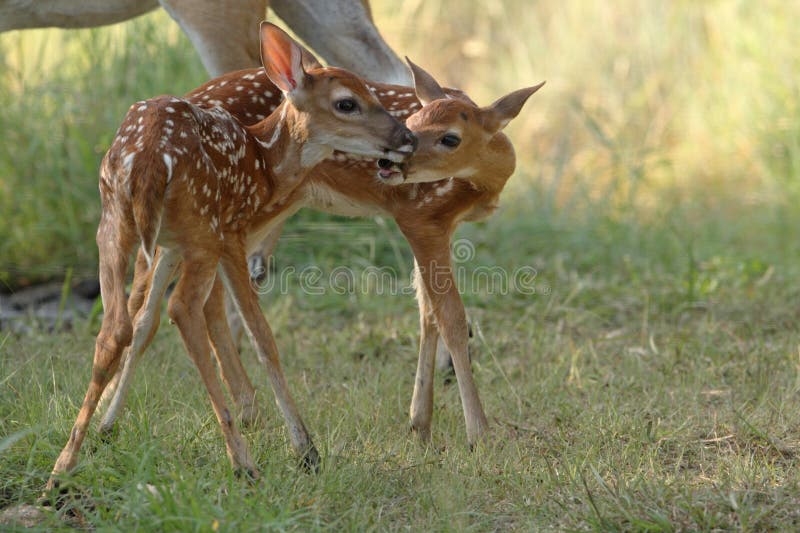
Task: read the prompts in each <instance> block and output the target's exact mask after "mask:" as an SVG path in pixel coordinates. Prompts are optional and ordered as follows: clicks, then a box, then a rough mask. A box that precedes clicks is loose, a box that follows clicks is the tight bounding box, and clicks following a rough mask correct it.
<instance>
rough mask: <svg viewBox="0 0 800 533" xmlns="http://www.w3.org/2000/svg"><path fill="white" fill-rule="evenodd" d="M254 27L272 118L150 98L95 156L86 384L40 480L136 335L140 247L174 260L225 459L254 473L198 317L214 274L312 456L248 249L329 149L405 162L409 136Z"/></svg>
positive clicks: (353, 87) (361, 90) (271, 30)
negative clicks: (274, 92) (91, 329)
mask: <svg viewBox="0 0 800 533" xmlns="http://www.w3.org/2000/svg"><path fill="white" fill-rule="evenodd" d="M260 31H261V54H262V61H263V66H264V71H265V73H266V75H267V77H268V78H269V79H270V80H271V82H272V83H273V84H274V85H275V86H277V88H278V89H280V91H281V92H282V93H283V96H284V99H283V102H282V103H281V104H280V105H279V106H277V108H276V109H275V111H274V112H273V113H272V114H270V115H269V116H267V117H266V118H265V119H264V120H262V121H260V122H258V123H257V124H254V125H252V126H242V125H241V124H240V123H239V122H238V121H236V120H235V119H234V118H233V117H232V116H231V115H230V114H229V113H228V112H227V111H224V110H222V109H220V108H211V109H201V108H200V107H198V106H195V105H193V104H192V103H190V102H189V101H187V100H183V99H179V98H173V97H158V98H154V99H152V100H147V101H144V102H139V103H137V104H134V105H133V106H132V107H131V109H130V110H129V112H128V114H127V115H126V117H125V119H124V121H123V123H122V125H121V126H120V129H119V131H118V132H117V136H116V137H115V139H114V142H113V143H112V145H111V148H110V149H109V151H108V152H107V154H106V156H105V157H104V158H103V162H102V164H101V168H100V196H101V200H102V215H101V220H100V225H99V228H98V230H97V245H98V248H99V254H100V284H101V297H102V301H103V308H104V311H105V313H104V316H103V323H102V326H101V329H100V333H99V334H98V336H97V340H96V347H95V354H94V363H93V368H92V378H91V382H90V383H89V387H88V390H87V392H86V396H85V398H84V400H83V404H82V406H81V409H80V413H79V414H78V418H77V420H76V422H75V425H74V426H73V428H72V431H71V433H70V436H69V440H68V442H67V444H66V446H65V447H64V449H63V451H62V452H61V454H60V456H59V457H58V460H57V461H56V464H55V467H54V468H53V472H52V475H51V478H50V480H49V481H48V488H52V487H54V486H55V485H56V476H57V475H58V474H60V473H62V472H66V471H69V470H70V469H72V468H73V467H74V465H75V463H76V461H77V454H78V451H79V449H80V446H81V443H82V441H83V439H84V437H85V434H86V431H87V428H88V425H89V421H90V419H91V416H92V414H93V413H94V411H95V409H96V406H97V402H98V400H99V398H100V396H101V394H102V392H103V389H104V388H105V387H106V385H107V384H108V381H109V380H110V379H111V377H112V376H113V375H114V373H115V371H116V369H117V366H118V364H119V361H120V358H121V355H122V352H123V350H124V349H125V347H126V346H128V345H129V344H130V342H131V339H132V335H133V328H132V324H131V319H130V315H129V311H128V309H127V307H126V296H125V278H126V273H127V268H128V264H129V260H130V255H131V253H132V252H133V249H134V247H136V246H137V244H138V245H140V247H141V250H142V252H143V254H144V256H145V258H146V261H147V263H148V270H149V271H151V274H152V277H153V278H154V279H155V278H162V279H163V278H167V279H168V278H172V277H173V275H174V274H175V271H176V270H177V269H178V267H180V269H179V270H180V273H179V276H178V282H177V285H176V286H175V289H174V291H173V293H172V295H171V296H170V299H169V304H168V312H169V315H170V317H171V318H172V320H173V321H174V322H175V323H176V324H177V326H178V329H179V330H180V334H181V337H182V339H183V342H184V345H185V347H186V350H187V352H188V353H189V355H190V357H191V358H192V360H193V362H194V363H195V365H196V366H197V368H198V370H199V371H200V375H201V377H202V380H203V383H204V385H205V387H206V389H207V392H208V394H209V397H210V399H211V403H212V406H213V408H214V412H215V414H216V417H217V420H218V422H219V424H220V426H221V428H222V433H223V436H224V438H225V444H226V448H227V453H228V457H229V458H230V460H231V462H232V463H233V465H234V467H235V468H237V470H242V471H244V472H246V473H248V474H249V475H251V476H252V477H257V476H258V473H257V471H256V468H255V466H254V464H253V461H252V459H251V457H250V454H249V452H248V449H247V445H246V443H245V442H244V440H243V439H242V437H241V435H240V434H239V432H238V430H237V429H236V426H235V424H234V421H233V418H232V417H231V415H230V412H229V410H228V408H227V407H226V405H225V399H224V397H223V393H222V389H221V387H220V384H219V381H218V380H217V377H216V374H215V371H214V368H213V363H212V361H211V359H210V353H209V339H211V340H212V342H214V341H215V340H216V339H217V336H216V335H215V328H216V326H217V325H218V321H219V317H218V316H214V314H213V311H214V309H213V308H212V309H210V310H209V312H206V310H205V309H204V303H205V302H206V301H207V300H208V299H209V295H211V294H215V292H214V291H217V292H220V293H221V290H222V289H221V285H220V284H219V281H218V280H217V277H219V278H221V279H222V280H223V281H224V283H225V285H226V286H227V289H228V292H229V293H230V294H231V295H232V296H233V299H234V300H235V302H236V306H237V308H238V309H239V312H240V313H241V315H242V316H243V318H244V322H245V325H246V328H247V330H248V333H249V335H250V337H251V340H252V341H253V344H254V346H255V348H256V351H257V353H258V356H259V359H260V360H261V361H262V362H263V363H264V364H265V365H266V367H267V372H268V375H269V380H270V383H271V385H272V389H273V392H274V394H275V398H276V401H277V404H278V406H279V408H280V410H281V412H282V414H283V416H284V418H285V421H286V424H287V426H288V428H289V433H290V438H291V442H292V446H293V447H294V449H295V451H296V452H297V453H298V454H300V456H301V457H302V459H303V462H304V464H305V465H306V466H308V467H309V468H315V467H316V465H317V464H318V462H319V456H318V453H317V451H316V449H315V447H314V445H313V443H312V441H311V438H310V436H309V434H308V431H307V430H306V428H305V426H304V424H303V421H302V419H301V417H300V414H299V412H298V410H297V407H296V406H295V404H294V401H293V399H292V397H291V395H290V394H289V389H288V386H287V383H286V380H285V378H284V376H283V373H282V371H281V367H280V362H279V359H278V352H277V349H276V347H275V342H274V339H273V336H272V332H271V331H270V328H269V325H268V324H267V322H266V320H265V319H264V316H263V315H262V314H261V311H260V309H259V307H258V300H257V299H256V296H255V293H253V291H252V290H251V289H250V285H249V281H250V277H249V273H248V270H247V252H248V250H251V249H252V248H253V246H254V245H255V244H257V243H259V242H260V241H261V240H262V239H263V237H262V236H263V235H264V234H266V233H268V232H269V231H271V227H272V225H273V224H275V223H276V222H277V221H280V220H281V217H284V216H286V213H288V212H289V211H287V206H289V205H291V204H289V203H288V200H289V198H291V197H292V195H293V193H294V192H295V190H296V189H297V188H298V187H300V186H301V185H302V183H303V179H304V177H305V175H306V174H307V172H308V171H309V169H311V168H313V167H314V166H315V165H316V164H317V163H319V162H320V161H322V160H323V159H325V158H326V157H328V156H329V155H331V154H332V153H333V151H334V150H335V149H338V150H343V151H348V152H353V153H356V154H361V155H364V156H369V157H376V158H378V157H386V158H389V159H391V160H392V161H395V162H402V161H403V160H404V159H405V158H406V157H407V156H408V155H409V154H410V153H411V152H413V150H414V147H415V145H416V140H415V138H414V136H413V135H412V134H411V133H410V132H409V130H408V129H407V128H406V127H405V126H403V125H402V124H400V123H399V122H398V121H397V120H396V119H395V118H393V117H392V116H390V115H389V113H388V112H387V111H386V110H385V109H384V108H383V107H382V106H381V104H380V102H379V101H378V100H377V98H375V96H374V95H373V94H372V93H371V92H370V91H369V90H368V88H367V86H366V84H365V82H364V81H363V80H362V79H360V78H358V77H357V76H355V75H354V74H351V73H349V72H347V71H344V70H341V69H335V68H322V69H312V70H309V71H308V72H306V70H305V69H304V67H303V66H302V63H301V58H302V56H303V49H302V48H301V47H300V45H298V44H297V43H296V42H294V41H293V40H292V39H291V38H290V37H289V36H288V35H287V34H286V33H284V32H283V31H282V30H280V29H279V28H277V27H276V26H274V25H272V24H269V23H266V22H264V23H262V24H261V30H260ZM157 247H158V250H159V252H158V254H156V253H155V252H156V249H157ZM217 274H219V276H217ZM212 289H213V291H212ZM147 318H148V317H137V319H138V320H141V319H147ZM141 326H142V325H141V324H139V323H137V327H141ZM225 330H227V326H226V325H225ZM214 348H215V350H218V349H225V346H222V347H221V348H220V347H219V346H217V345H216V344H215V345H214ZM234 357H235V356H234Z"/></svg>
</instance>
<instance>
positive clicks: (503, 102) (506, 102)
mask: <svg viewBox="0 0 800 533" xmlns="http://www.w3.org/2000/svg"><path fill="white" fill-rule="evenodd" d="M542 85H544V82H542V83H540V84H539V85H534V86H533V87H526V88H524V89H519V90H516V91H514V92H513V93H509V94H507V95H505V96H504V97H502V98H500V99H498V100H497V101H496V102H495V103H493V104H492V105H490V106H489V107H484V108H483V109H481V117H482V119H483V127H484V128H486V130H488V131H489V132H490V133H497V132H498V131H500V130H502V129H503V128H505V127H506V125H508V123H509V122H511V119H512V118H514V117H516V116H517V115H519V112H520V111H521V110H522V106H523V105H525V102H527V101H528V98H530V97H531V95H532V94H533V93H535V92H536V91H538V90H539V89H541V88H542Z"/></svg>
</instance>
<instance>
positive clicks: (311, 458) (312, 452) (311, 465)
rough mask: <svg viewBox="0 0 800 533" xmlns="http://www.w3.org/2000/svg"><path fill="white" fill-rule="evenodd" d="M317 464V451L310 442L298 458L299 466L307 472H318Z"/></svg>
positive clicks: (318, 463) (318, 461)
mask: <svg viewBox="0 0 800 533" xmlns="http://www.w3.org/2000/svg"><path fill="white" fill-rule="evenodd" d="M319 465H320V460H319V453H318V452H317V449H316V448H315V447H314V445H313V444H312V445H311V446H310V447H309V448H308V450H306V453H304V454H303V457H301V458H300V466H301V467H302V468H303V470H305V471H306V472H308V473H309V474H319Z"/></svg>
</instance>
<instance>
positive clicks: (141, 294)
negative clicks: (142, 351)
mask: <svg viewBox="0 0 800 533" xmlns="http://www.w3.org/2000/svg"><path fill="white" fill-rule="evenodd" d="M160 253H161V252H160V250H159V249H158V248H156V256H158V254H160ZM154 260H155V258H154ZM152 275H153V269H152V268H150V265H148V264H147V259H146V258H145V256H144V252H143V251H142V249H141V247H140V248H139V251H138V253H137V254H136V261H135V262H134V266H133V282H132V283H131V293H130V295H129V296H128V316H131V317H135V316H136V315H137V313H138V312H139V309H141V308H142V305H144V299H145V297H146V296H147V291H148V290H149V289H150V278H151V277H152ZM127 357H128V350H127V349H126V350H125V351H124V352H123V354H122V361H121V362H120V365H119V366H118V367H117V371H116V372H115V373H114V377H113V378H111V381H109V383H108V385H107V386H106V388H105V390H104V391H103V395H102V396H100V401H99V402H98V403H97V410H98V411H101V412H102V411H103V410H104V409H105V408H106V406H107V405H108V402H109V401H111V398H112V397H113V396H114V391H116V390H117V384H118V383H119V378H120V375H121V374H122V367H123V366H124V364H125V359H127Z"/></svg>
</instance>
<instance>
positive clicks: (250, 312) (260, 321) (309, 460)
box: [221, 247, 319, 471]
mask: <svg viewBox="0 0 800 533" xmlns="http://www.w3.org/2000/svg"><path fill="white" fill-rule="evenodd" d="M221 266H222V269H221V272H222V274H223V281H224V282H225V286H226V288H227V290H228V293H229V294H230V295H231V296H232V297H233V298H234V300H235V302H236V306H237V308H238V309H239V313H240V314H241V316H242V318H243V319H244V324H245V328H246V329H247V333H248V334H249V336H250V340H251V342H252V343H253V346H254V348H255V349H256V353H257V354H258V359H259V361H261V362H262V363H263V364H264V365H265V366H266V368H267V375H268V376H269V381H270V384H271V385H272V391H273V393H274V394H275V401H276V402H277V404H278V408H279V409H280V410H281V413H282V414H283V418H284V420H285V421H286V425H287V426H288V428H289V439H290V441H291V443H292V448H293V449H294V450H295V452H296V453H297V454H298V455H299V456H300V457H301V458H302V461H303V465H304V466H305V467H306V468H308V469H311V470H315V471H316V470H317V469H318V467H319V454H318V453H317V449H316V448H315V447H314V444H313V442H311V437H310V436H309V434H308V430H306V427H305V424H303V420H302V419H301V418H300V413H299V412H298V410H297V406H296V405H295V403H294V400H293V399H292V396H291V394H290V393H289V386H288V385H287V383H286V378H285V377H284V375H283V372H282V371H281V364H280V360H279V358H278V348H277V346H276V345H275V339H274V337H273V336H272V330H271V329H270V327H269V324H268V323H267V320H266V318H264V315H263V313H262V312H261V308H260V307H259V306H258V299H257V297H256V294H255V292H253V290H252V288H251V286H250V276H249V275H248V272H247V261H246V257H245V254H244V250H243V249H242V248H241V247H240V248H239V249H238V250H234V251H231V252H230V253H229V254H228V255H226V256H223V257H222V262H221Z"/></svg>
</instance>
